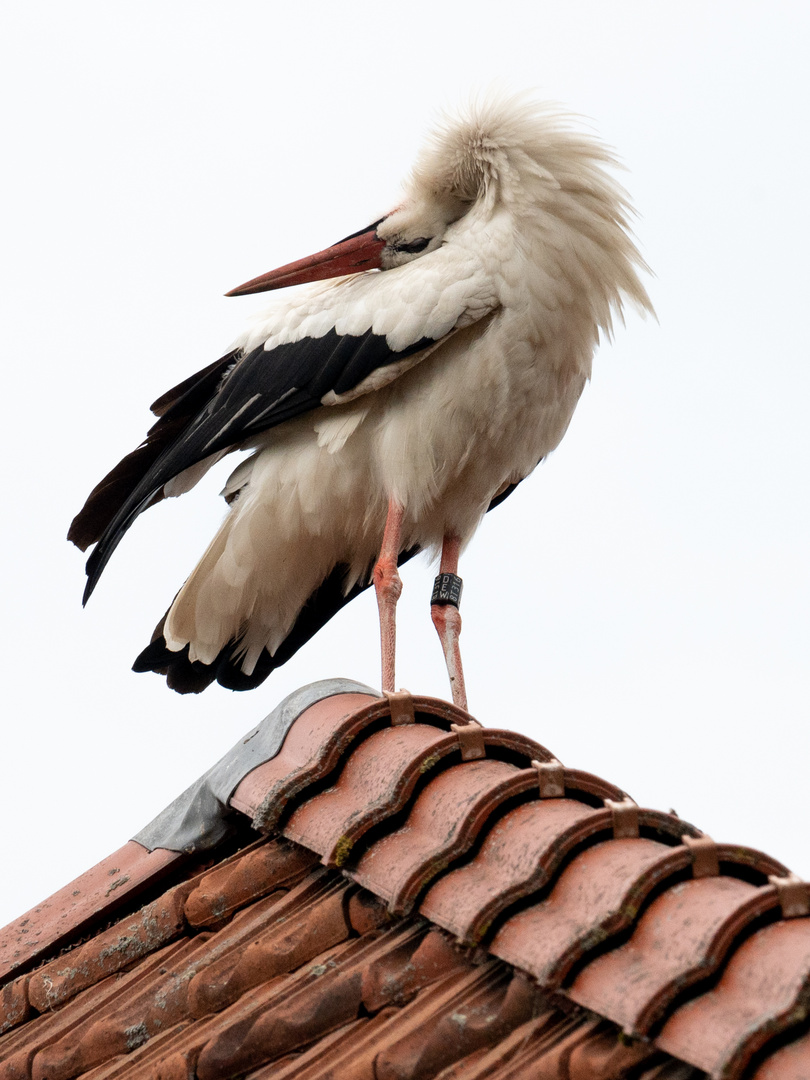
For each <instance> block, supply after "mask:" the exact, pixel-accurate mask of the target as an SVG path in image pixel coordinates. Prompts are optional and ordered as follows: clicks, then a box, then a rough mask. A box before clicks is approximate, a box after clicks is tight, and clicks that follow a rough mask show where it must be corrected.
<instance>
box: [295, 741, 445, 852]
mask: <svg viewBox="0 0 810 1080" xmlns="http://www.w3.org/2000/svg"><path fill="white" fill-rule="evenodd" d="M457 746H458V740H457V739H456V738H455V736H453V735H448V734H446V733H445V732H444V731H442V729H441V728H435V727H431V726H429V725H428V724H416V723H414V724H401V725H399V726H397V727H389V728H383V729H382V731H377V732H375V733H374V734H373V735H370V736H369V738H367V739H365V740H364V741H363V742H362V743H361V744H360V745H359V746H358V747H357V748H356V749H355V750H354V752H353V753H351V754H350V755H349V757H348V758H347V761H346V764H345V765H344V767H343V769H342V770H341V773H340V775H339V777H338V778H337V780H336V781H335V784H334V786H333V787H330V788H327V789H326V791H323V792H321V793H320V794H318V795H315V796H314V797H313V798H311V799H307V800H306V802H303V803H302V804H301V805H300V806H299V807H298V808H297V809H296V810H295V811H294V812H293V814H292V816H291V817H290V819H289V820H288V821H287V823H286V824H285V826H284V835H285V836H287V837H289V838H290V839H291V840H295V841H296V842H297V843H299V844H303V845H305V846H306V847H308V848H310V849H311V850H312V851H317V852H318V853H319V854H320V855H322V856H323V861H324V862H325V863H326V864H327V865H329V864H331V865H333V866H340V865H342V864H343V863H344V862H345V861H346V858H347V857H348V855H349V853H350V852H351V849H352V847H353V846H354V844H356V843H357V841H358V840H359V839H360V837H361V836H363V834H364V833H365V832H367V830H368V829H369V828H370V827H371V826H372V825H374V824H376V823H377V822H379V821H382V820H384V819H385V818H386V817H389V816H390V815H391V814H394V813H396V812H397V811H398V810H400V809H401V808H402V807H403V806H404V805H405V803H406V801H407V800H408V798H409V797H410V795H411V793H412V792H413V789H414V787H415V785H416V783H417V781H418V780H419V779H420V777H421V776H423V775H424V774H425V773H426V772H427V771H429V770H430V769H432V768H434V767H435V766H436V765H437V764H438V763H439V761H441V759H442V758H443V757H445V756H447V755H448V754H451V753H453V752H455V751H456V750H457Z"/></svg>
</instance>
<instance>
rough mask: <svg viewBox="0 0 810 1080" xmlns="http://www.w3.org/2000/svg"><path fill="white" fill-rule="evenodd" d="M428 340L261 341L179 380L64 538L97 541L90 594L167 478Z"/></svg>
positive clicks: (335, 337)
mask: <svg viewBox="0 0 810 1080" xmlns="http://www.w3.org/2000/svg"><path fill="white" fill-rule="evenodd" d="M433 344H435V341H434V339H433V338H422V339H421V340H420V341H417V342H415V343H414V344H413V345H409V346H407V347H406V348H405V349H402V350H400V351H399V352H394V351H393V350H392V349H390V348H389V346H388V344H387V341H386V339H385V337H383V336H381V335H379V334H374V333H373V332H372V331H370V330H369V331H367V332H366V333H365V334H361V335H348V334H347V335H339V334H337V333H336V332H335V330H330V331H328V332H327V333H326V334H324V335H323V336H322V337H320V338H303V339H302V340H301V341H296V342H287V343H284V344H281V345H277V346H276V347H275V348H274V349H272V350H265V348H264V347H263V346H259V347H258V348H256V349H253V350H252V351H251V352H249V353H247V354H245V355H243V356H241V357H237V355H236V354H234V353H230V354H228V356H225V357H223V358H222V359H221V360H219V361H217V362H216V363H215V364H211V365H209V367H207V368H205V369H203V371H201V372H199V373H198V374H197V375H195V376H192V378H191V379H187V380H186V381H185V382H183V383H180V384H179V385H178V386H177V387H175V388H174V389H173V390H170V391H169V392H168V393H166V394H164V395H163V396H162V397H161V398H158V400H157V401H156V402H155V404H154V406H153V409H154V410H155V411H156V412H158V413H159V414H161V415H160V419H159V420H158V422H157V423H156V424H155V425H154V426H153V428H152V429H151V431H150V432H149V435H148V436H147V439H146V441H145V442H144V443H143V444H142V445H141V446H140V447H138V449H137V450H135V451H133V453H132V454H130V455H128V456H127V457H126V458H124V459H123V461H122V462H120V464H119V465H117V466H116V468H115V469H113V471H112V472H111V473H110V474H109V475H108V476H107V477H105V479H104V480H102V481H101V483H100V484H99V485H98V487H97V488H96V489H95V490H94V491H93V492H92V493H91V495H90V497H89V499H88V501H87V503H86V504H85V507H84V508H83V510H82V511H81V512H80V513H79V514H78V515H77V517H76V519H75V520H74V522H73V524H72V525H71V529H70V532H69V533H68V538H69V539H70V540H72V541H73V542H74V543H76V544H77V545H78V546H79V547H82V548H83V549H84V548H86V547H88V546H89V545H90V544H91V543H94V542H95V541H98V543H97V546H96V548H95V550H94V551H93V553H92V555H91V556H90V558H89V559H88V560H87V578H88V580H87V587H86V589H85V593H84V602H85V603H86V602H87V600H88V599H89V597H90V595H91V593H92V592H93V589H94V588H95V586H96V583H97V582H98V579H99V577H100V576H101V573H102V571H103V570H104V567H105V566H106V564H107V562H108V560H109V558H110V556H111V555H112V553H113V551H114V550H115V548H116V547H117V546H118V543H119V542H120V540H121V538H122V537H123V535H124V533H125V532H126V531H127V529H128V528H129V527H130V525H131V524H132V522H133V521H134V520H135V518H136V517H137V516H138V515H139V514H140V513H141V512H142V511H143V510H145V509H146V508H147V507H148V506H151V505H152V504H153V503H154V502H157V501H159V499H160V498H162V489H163V487H164V485H165V484H167V483H168V482H169V481H170V480H171V479H172V478H173V477H175V476H177V475H178V474H179V473H181V472H183V471H184V470H185V469H187V468H189V467H190V466H192V465H196V464H197V463H198V462H200V461H202V460H203V459H204V458H207V457H209V456H210V455H211V454H215V453H217V452H219V451H222V450H230V449H236V448H237V447H238V446H239V445H241V443H242V442H244V441H245V440H246V439H248V438H250V437H251V436H253V435H257V434H259V433H260V432H262V431H266V430H268V429H269V428H272V427H276V426H277V425H279V424H282V423H284V422H285V421H286V420H291V419H293V418H294V417H296V416H300V415H301V414H302V413H305V412H309V411H311V410H313V409H316V408H319V407H320V401H321V398H322V397H323V396H324V395H325V394H327V393H328V392H329V391H330V390H333V391H335V392H336V393H339V394H341V393H346V392H347V391H348V390H351V389H353V388H354V387H355V386H357V385H358V384H359V383H361V382H362V381H363V379H365V378H367V377H368V376H369V375H371V374H372V372H374V371H376V370H377V369H378V368H381V367H385V366H386V365H388V364H391V363H394V362H396V361H398V360H401V359H403V358H404V357H406V356H410V355H413V354H414V353H417V352H421V351H422V350H423V349H425V348H428V347H429V346H431V345H433Z"/></svg>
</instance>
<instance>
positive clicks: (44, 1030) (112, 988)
mask: <svg viewBox="0 0 810 1080" xmlns="http://www.w3.org/2000/svg"><path fill="white" fill-rule="evenodd" d="M183 947H184V946H183V942H182V941H181V942H175V943H174V944H171V945H167V946H165V947H164V948H163V949H160V950H159V951H158V952H157V953H153V954H152V955H151V956H147V957H145V958H144V959H143V960H141V961H140V962H139V963H138V964H137V965H136V966H135V968H134V969H133V970H132V971H129V972H125V973H123V974H119V975H115V976H110V977H108V978H106V979H104V980H103V981H102V982H100V983H97V984H95V985H94V986H90V987H88V989H87V990H83V991H82V992H81V993H80V994H78V995H77V996H76V997H75V998H73V1000H72V1001H70V1002H68V1003H67V1004H66V1005H65V1006H63V1007H62V1008H60V1009H58V1010H57V1011H55V1012H53V1013H45V1014H44V1015H42V1016H36V1017H34V1018H33V1019H32V1020H29V1021H28V1023H26V1024H24V1025H23V1026H22V1027H18V1028H15V1029H12V1030H11V1031H8V1032H6V1034H5V1035H2V1036H0V1078H2V1080H22V1078H24V1080H30V1077H31V1067H32V1063H33V1061H34V1059H35V1057H36V1056H37V1054H39V1053H40V1052H41V1051H42V1050H43V1049H45V1048H48V1047H50V1046H52V1045H53V1044H55V1043H57V1042H58V1041H59V1040H60V1039H62V1038H63V1036H64V1035H65V1034H66V1033H68V1032H74V1031H76V1030H77V1029H79V1028H80V1027H81V1026H82V1025H83V1024H85V1025H89V1024H91V1023H92V1022H93V1021H94V1019H95V1017H96V1016H97V1015H98V1014H99V1013H100V1012H101V1011H103V1010H104V1009H106V1008H115V1007H116V1005H117V1004H118V1003H119V1002H120V1001H121V1000H123V999H124V998H125V997H126V995H128V994H129V993H130V992H137V989H138V987H139V986H140V985H142V983H143V981H144V980H145V979H148V978H149V977H150V974H151V972H152V971H153V970H155V969H158V968H160V967H161V966H162V965H163V964H164V963H165V962H166V960H167V958H171V957H172V956H174V955H175V954H176V953H177V952H178V951H179V950H181V949H182V948H183Z"/></svg>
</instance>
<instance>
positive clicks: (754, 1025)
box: [656, 918, 810, 1080]
mask: <svg viewBox="0 0 810 1080" xmlns="http://www.w3.org/2000/svg"><path fill="white" fill-rule="evenodd" d="M808 1010H810V918H803V919H788V920H786V921H783V922H777V923H774V924H773V925H771V926H766V927H764V928H763V929H762V930H759V931H757V932H756V933H755V934H753V935H752V936H751V937H749V938H748V939H747V940H745V941H744V942H743V943H742V944H741V945H740V947H739V948H738V949H737V950H736V952H735V953H734V954H733V955H732V956H731V958H730V959H729V961H728V963H727V964H726V967H725V970H724V971H723V974H722V975H721V977H720V981H719V982H718V984H717V986H716V987H715V988H714V989H713V990H710V991H708V992H707V993H705V994H701V995H700V996H699V997H696V998H695V999H693V1000H692V1001H688V1002H687V1003H686V1004H685V1005H682V1006H681V1007H680V1008H679V1009H678V1010H677V1011H676V1012H675V1013H673V1015H672V1016H671V1017H670V1018H669V1020H668V1021H667V1022H666V1024H665V1025H664V1027H663V1029H662V1031H661V1033H660V1034H659V1035H658V1037H657V1039H656V1044H657V1045H658V1046H659V1047H661V1049H663V1050H666V1051H667V1052H668V1053H670V1054H672V1055H673V1056H675V1057H679V1058H681V1059H682V1060H683V1061H688V1062H689V1063H690V1064H692V1065H696V1066H697V1067H698V1068H700V1069H703V1070H704V1071H706V1072H708V1073H711V1075H712V1076H713V1077H717V1078H718V1080H733V1078H736V1077H739V1076H741V1075H742V1072H743V1070H744V1068H745V1066H746V1064H747V1063H748V1061H749V1060H750V1058H751V1057H752V1055H753V1054H755V1053H756V1052H757V1051H758V1050H760V1049H761V1048H762V1047H763V1046H764V1045H765V1044H766V1043H767V1041H768V1040H769V1039H771V1038H773V1037H774V1036H775V1035H777V1034H779V1033H780V1032H782V1031H784V1030H786V1029H788V1028H790V1027H791V1026H792V1025H795V1024H797V1023H800V1022H801V1021H802V1020H804V1018H805V1017H806V1016H807V1015H808Z"/></svg>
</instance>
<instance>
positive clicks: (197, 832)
mask: <svg viewBox="0 0 810 1080" xmlns="http://www.w3.org/2000/svg"><path fill="white" fill-rule="evenodd" d="M336 694H370V695H371V696H372V697H380V693H379V691H377V690H372V688H371V687H370V686H365V685H364V684H363V683H357V682H353V681H352V680H351V679H322V680H321V681H320V682H314V683H309V684H308V685H307V686H302V687H301V689H300V690H296V691H294V692H293V693H292V694H290V695H289V697H286V698H285V699H284V700H283V701H282V702H281V703H280V704H279V705H277V706H276V707H275V709H273V711H272V712H271V713H270V715H269V716H266V717H265V718H264V720H262V722H261V723H260V724H258V725H257V726H256V727H255V728H253V730H252V731H249V732H248V733H247V735H245V737H244V738H243V739H241V740H240V741H239V742H238V743H237V744H236V746H234V747H233V748H232V749H231V750H229V751H228V753H227V754H225V756H224V757H223V758H221V759H220V760H219V761H218V762H217V763H216V765H214V766H213V768H211V769H209V770H208V772H207V773H204V774H203V775H202V776H201V777H200V778H199V780H196V781H195V782H194V783H193V784H192V785H191V787H189V788H187V789H186V790H185V791H184V792H183V794H182V795H179V796H178V797H177V798H176V799H175V800H174V802H172V803H170V804H169V805H168V806H167V807H166V809H165V810H162V811H161V812H160V813H159V814H158V816H157V817H156V818H155V819H154V820H153V821H151V822H150V823H149V824H148V825H147V826H146V827H145V828H143V829H141V831H140V832H139V833H137V835H135V836H133V837H132V839H133V840H135V841H136V842H137V843H139V844H141V845H142V846H143V847H145V848H148V849H149V851H154V850H155V849H156V848H165V849H167V850H169V851H185V852H188V853H193V852H196V851H207V850H208V849H209V848H212V847H214V846H215V845H216V844H218V843H219V842H220V840H223V839H224V838H225V836H227V834H228V832H229V824H228V820H227V819H228V817H229V816H230V815H231V814H232V811H231V810H230V808H229V807H228V800H229V799H230V797H231V795H232V794H233V793H234V791H235V790H236V788H237V787H238V785H239V783H240V782H241V781H242V780H243V779H244V777H245V776H247V774H248V773H249V772H251V771H252V770H253V769H255V768H256V767H257V766H259V765H262V764H263V763H264V762H265V761H270V759H271V758H274V757H275V756H276V754H277V753H278V752H279V750H280V749H281V745H282V743H283V742H284V737H285V736H286V734H287V732H288V731H289V729H290V727H291V726H292V725H293V723H294V722H295V721H296V720H297V719H298V717H299V716H300V715H301V713H303V712H305V711H306V710H307V709H308V708H310V706H312V705H314V704H315V703H316V702H317V701H322V700H323V699H324V698H328V697H334V696H335V695H336Z"/></svg>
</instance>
